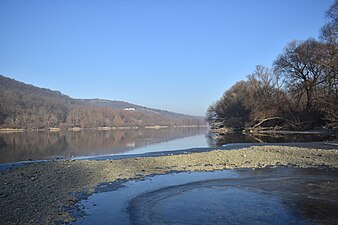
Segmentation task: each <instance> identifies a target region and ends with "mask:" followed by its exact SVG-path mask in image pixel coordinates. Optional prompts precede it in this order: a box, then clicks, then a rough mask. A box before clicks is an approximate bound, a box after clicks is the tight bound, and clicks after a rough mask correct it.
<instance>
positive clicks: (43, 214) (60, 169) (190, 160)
mask: <svg viewBox="0 0 338 225" xmlns="http://www.w3.org/2000/svg"><path fill="white" fill-rule="evenodd" d="M328 148H329V149H319V148H316V147H314V146H312V147H311V146H309V147H307V148H302V147H295V146H282V145H270V146H269V145H265V146H262V145H261V146H259V145H255V146H246V147H245V146H244V147H242V148H240V149H235V150H233V151H226V150H211V151H205V152H180V153H179V154H169V155H164V156H157V157H151V156H150V157H138V158H124V159H115V160H108V159H106V160H64V161H49V162H41V163H32V164H26V165H24V166H22V167H18V168H14V169H10V170H6V171H1V176H0V177H1V182H0V199H1V201H0V220H1V221H3V223H4V224H13V223H15V224H27V223H32V224H50V223H54V222H55V221H74V220H76V219H75V218H72V217H71V216H70V215H69V214H68V213H67V212H65V211H64V210H63V209H64V207H66V208H67V207H71V206H74V204H76V202H77V201H78V200H79V199H78V198H77V197H76V196H77V195H76V193H83V196H88V195H90V194H91V193H93V192H94V191H95V188H96V187H97V186H98V185H99V184H101V183H107V182H108V183H112V182H116V181H123V180H126V179H135V178H142V177H145V176H148V175H152V174H167V173H170V172H173V171H214V170H224V169H234V168H253V169H255V168H266V167H279V166H289V167H301V168H308V167H313V168H327V169H330V168H331V169H337V168H338V149H337V146H334V145H332V146H328ZM230 149H231V146H230ZM70 193H73V194H70Z"/></svg>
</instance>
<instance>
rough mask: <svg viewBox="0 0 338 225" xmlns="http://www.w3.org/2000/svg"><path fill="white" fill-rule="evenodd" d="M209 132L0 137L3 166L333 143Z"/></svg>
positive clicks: (310, 138)
mask: <svg viewBox="0 0 338 225" xmlns="http://www.w3.org/2000/svg"><path fill="white" fill-rule="evenodd" d="M207 132H208V131H207V129H206V128H176V129H134V130H132V129H130V130H109V131H99V130H82V131H77V132H75V131H65V132H21V133H0V163H11V162H21V161H27V160H49V159H60V158H73V157H76V158H82V157H94V156H112V155H130V154H142V153H149V152H159V151H173V150H180V149H189V148H203V147H218V146H222V145H224V144H228V143H243V142H246V143H255V142H267V143H276V142H297V141H323V140H332V139H333V138H332V137H331V136H319V135H289V136H287V135H284V136H282V137H279V136H274V137H267V136H266V137H259V138H258V137H253V136H246V135H243V134H231V135H226V136H222V138H217V139H214V138H212V137H211V136H210V135H207Z"/></svg>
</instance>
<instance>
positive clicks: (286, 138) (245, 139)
mask: <svg viewBox="0 0 338 225" xmlns="http://www.w3.org/2000/svg"><path fill="white" fill-rule="evenodd" d="M336 138H337V136H336V135H330V134H260V135H257V134H256V135H254V134H242V133H229V134H222V135H220V134H217V133H212V132H209V133H208V135H207V141H208V145H209V146H212V147H219V146H222V145H225V144H230V143H287V142H319V141H333V140H335V139H336Z"/></svg>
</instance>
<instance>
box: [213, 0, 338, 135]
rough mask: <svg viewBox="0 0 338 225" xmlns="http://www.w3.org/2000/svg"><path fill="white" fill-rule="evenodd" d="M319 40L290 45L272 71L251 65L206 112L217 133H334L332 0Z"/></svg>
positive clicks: (337, 8) (335, 20) (337, 32)
mask: <svg viewBox="0 0 338 225" xmlns="http://www.w3.org/2000/svg"><path fill="white" fill-rule="evenodd" d="M327 18H328V22H327V24H325V26H323V28H322V29H321V36H320V39H319V40H316V39H313V38H309V39H307V40H305V41H292V42H290V43H289V44H288V45H287V46H286V47H285V48H284V50H283V52H282V53H281V54H280V55H279V56H278V57H277V59H276V60H275V61H274V63H273V67H272V68H267V67H264V66H256V69H255V71H254V72H253V73H252V74H250V75H248V76H247V79H246V80H243V81H239V82H237V83H236V84H235V85H233V86H232V87H231V88H230V89H229V90H227V91H225V93H224V95H223V96H222V97H221V99H219V100H218V101H217V102H215V103H214V104H212V105H211V106H210V107H209V109H208V111H207V121H208V123H209V124H210V126H211V128H212V129H213V130H215V131H219V132H223V133H226V132H229V131H236V130H243V129H246V130H247V131H249V132H264V131H265V130H270V131H271V130H311V129H317V128H324V129H330V130H337V129H338V86H337V85H338V72H337V71H338V57H337V51H338V45H337V44H338V42H337V41H338V39H337V37H338V1H336V2H335V3H334V5H332V6H331V8H330V9H329V10H328V11H327Z"/></svg>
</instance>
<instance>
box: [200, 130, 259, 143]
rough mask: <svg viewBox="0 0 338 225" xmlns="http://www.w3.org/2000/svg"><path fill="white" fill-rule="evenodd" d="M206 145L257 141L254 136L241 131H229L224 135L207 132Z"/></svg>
mask: <svg viewBox="0 0 338 225" xmlns="http://www.w3.org/2000/svg"><path fill="white" fill-rule="evenodd" d="M207 142H208V145H209V146H211V147H219V146H222V145H225V144H230V143H253V142H257V141H256V140H255V139H254V138H252V137H250V136H248V135H244V134H241V133H229V134H224V135H218V134H215V133H211V132H209V133H208V135H207Z"/></svg>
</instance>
